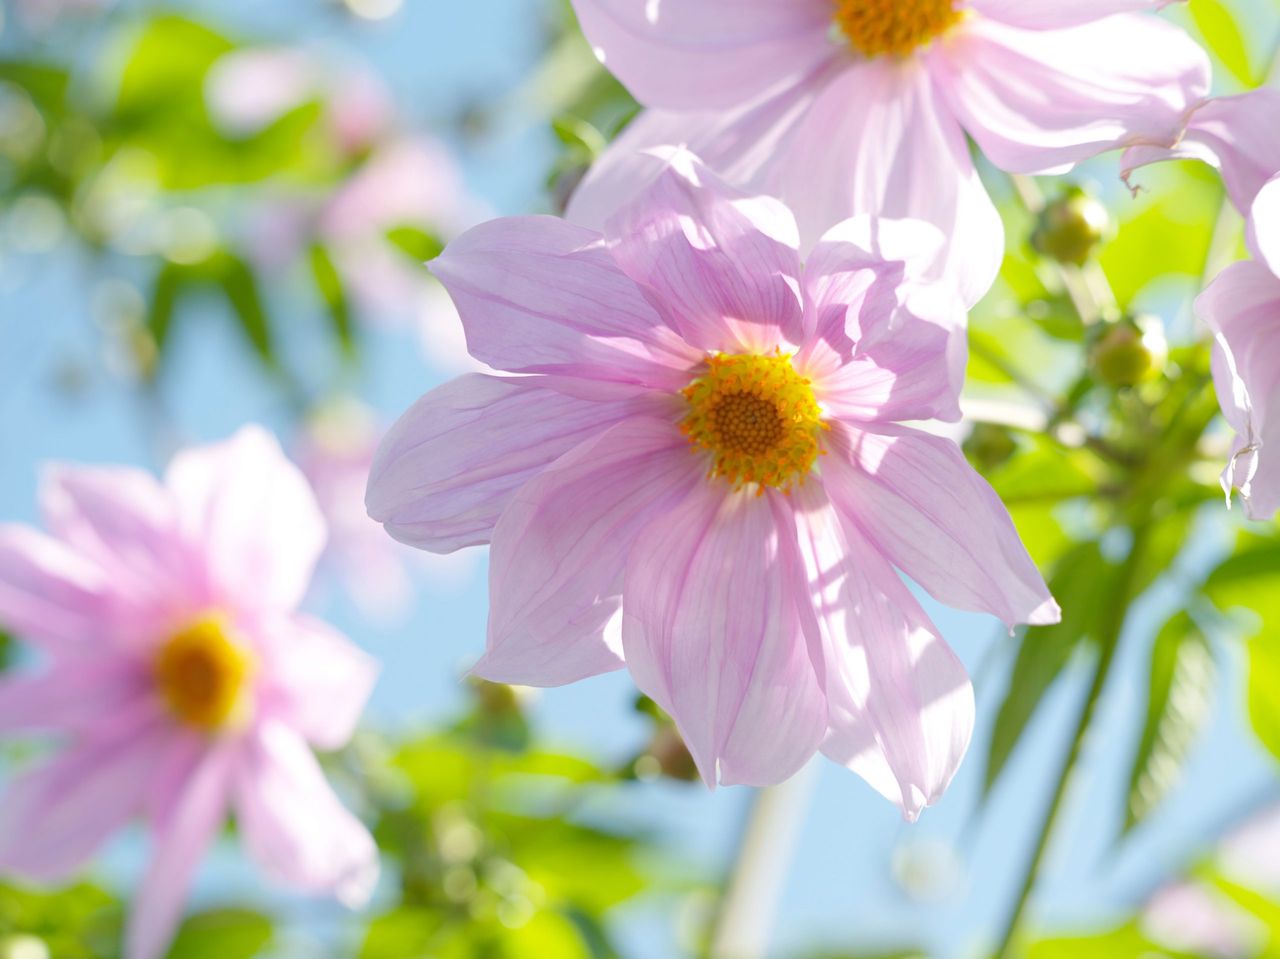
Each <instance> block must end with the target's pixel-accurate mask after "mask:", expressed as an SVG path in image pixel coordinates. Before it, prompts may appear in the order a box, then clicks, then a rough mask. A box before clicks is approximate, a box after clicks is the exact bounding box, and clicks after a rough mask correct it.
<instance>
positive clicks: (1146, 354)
mask: <svg viewBox="0 0 1280 959" xmlns="http://www.w3.org/2000/svg"><path fill="white" fill-rule="evenodd" d="M1167 359H1168V347H1167V346H1166V344H1165V341H1164V332H1163V330H1162V329H1161V327H1160V321H1159V320H1158V319H1156V318H1155V317H1146V316H1142V317H1126V318H1125V319H1123V320H1121V321H1119V322H1118V323H1114V324H1110V325H1109V326H1108V327H1106V328H1105V329H1104V330H1103V331H1102V333H1101V335H1100V336H1099V337H1098V339H1097V340H1096V341H1095V342H1094V344H1093V348H1092V349H1091V351H1090V354H1089V362H1090V366H1091V367H1092V368H1093V372H1094V375H1095V376H1096V377H1097V378H1098V379H1099V380H1100V381H1101V382H1103V383H1105V384H1106V385H1108V386H1113V387H1118V388H1125V387H1132V386H1137V385H1138V384H1139V383H1143V382H1145V381H1147V380H1150V379H1154V378H1155V377H1156V376H1158V375H1159V374H1160V371H1161V370H1162V369H1163V368H1164V365H1165V361H1166V360H1167Z"/></svg>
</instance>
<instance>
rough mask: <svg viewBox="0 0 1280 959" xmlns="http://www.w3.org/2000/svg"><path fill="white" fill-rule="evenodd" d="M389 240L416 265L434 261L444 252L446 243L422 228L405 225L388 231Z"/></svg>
mask: <svg viewBox="0 0 1280 959" xmlns="http://www.w3.org/2000/svg"><path fill="white" fill-rule="evenodd" d="M387 239H388V240H389V241H390V242H391V244H392V245H393V246H395V247H396V248H398V249H399V250H400V251H401V252H403V253H404V254H405V255H406V256H408V257H409V258H410V259H411V260H413V261H414V262H415V263H426V262H428V261H429V260H434V259H435V258H436V257H438V256H439V255H440V253H441V252H442V251H443V250H444V241H443V240H441V239H440V237H438V236H436V235H435V234H434V233H428V232H427V231H426V230H424V229H422V227H420V226H412V225H410V224H403V225H401V226H396V227H392V228H391V229H390V230H388V231H387Z"/></svg>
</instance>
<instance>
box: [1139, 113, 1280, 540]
mask: <svg viewBox="0 0 1280 959" xmlns="http://www.w3.org/2000/svg"><path fill="white" fill-rule="evenodd" d="M1277 116H1280V90H1274V89H1262V90H1255V91H1253V92H1252V93H1246V94H1241V95H1239V96H1234V97H1223V98H1221V99H1216V100H1207V101H1205V102H1204V103H1203V104H1201V105H1200V106H1199V107H1198V108H1197V109H1196V111H1195V113H1194V114H1193V116H1192V118H1191V122H1190V125H1189V126H1188V128H1187V131H1186V134H1185V135H1184V137H1183V138H1182V140H1181V142H1180V143H1179V144H1178V145H1177V146H1176V147H1175V148H1173V149H1166V150H1159V149H1154V148H1143V149H1134V150H1130V151H1128V152H1127V153H1126V155H1125V166H1126V176H1131V175H1132V173H1133V171H1134V170H1136V169H1137V168H1138V167H1141V166H1144V165H1146V164H1149V163H1154V162H1157V161H1160V160H1173V159H1188V158H1190V159H1198V160H1203V161H1204V162H1206V163H1209V164H1211V165H1212V166H1214V167H1216V168H1218V169H1219V170H1221V172H1222V178H1223V180H1224V182H1225V183H1226V186H1227V192H1228V193H1229V194H1230V196H1231V200H1232V202H1233V203H1234V204H1235V205H1236V207H1237V209H1239V210H1240V212H1241V213H1243V214H1245V216H1247V217H1248V218H1249V247H1250V250H1251V251H1252V252H1253V254H1254V256H1255V257H1256V258H1257V262H1244V263H1235V264H1233V265H1232V266H1229V267H1227V269H1225V270H1224V271H1223V272H1222V273H1221V274H1219V276H1218V277H1217V278H1216V279H1215V280H1214V281H1213V283H1212V284H1210V286H1209V287H1208V289H1206V290H1205V291H1204V293H1203V294H1201V296H1200V298H1199V299H1197V300H1196V313H1197V315H1198V316H1199V317H1200V318H1201V319H1202V320H1203V321H1204V322H1205V324H1206V325H1208V327H1209V329H1210V330H1211V331H1212V332H1213V335H1214V351H1213V376H1214V383H1215V385H1216V387H1217V390H1218V400H1219V402H1220V403H1221V404H1222V411H1223V413H1224V414H1225V416H1226V418H1227V421H1228V422H1229V423H1230V424H1231V426H1232V427H1233V428H1234V429H1235V431H1236V434H1237V436H1236V441H1235V445H1234V448H1233V450H1232V456H1231V460H1230V462H1229V463H1228V464H1227V468H1226V470H1225V472H1224V473H1223V477H1222V484H1223V487H1224V488H1225V489H1226V490H1227V491H1228V493H1229V492H1230V491H1231V490H1232V489H1238V490H1240V495H1241V496H1242V497H1243V498H1244V500H1245V510H1246V512H1247V513H1248V515H1249V516H1250V517H1251V518H1253V519H1267V518H1269V517H1271V516H1272V515H1274V514H1275V513H1276V511H1277V510H1280V366H1278V365H1277V364H1276V362H1275V357H1276V356H1277V355H1278V353H1277V351H1280V130H1277V128H1276V125H1275V123H1274V122H1273V121H1274V118H1275V117H1277Z"/></svg>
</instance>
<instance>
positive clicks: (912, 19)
mask: <svg viewBox="0 0 1280 959" xmlns="http://www.w3.org/2000/svg"><path fill="white" fill-rule="evenodd" d="M835 4H836V18H835V19H836V23H837V24H838V25H839V26H840V29H841V31H842V32H843V33H844V35H845V36H846V37H848V39H849V42H850V43H851V44H853V46H854V48H855V49H856V50H858V52H859V53H862V54H863V55H864V56H868V57H878V56H882V55H883V54H886V53H887V54H891V55H893V56H895V57H905V56H906V55H907V54H909V53H911V52H912V51H913V50H915V49H917V48H918V47H922V46H924V45H925V44H928V43H930V42H932V41H933V40H936V39H937V38H938V37H940V36H942V35H943V34H944V33H946V32H947V31H948V30H950V29H951V28H952V27H954V26H955V25H956V24H957V23H959V22H960V20H961V19H962V18H963V17H964V13H963V11H961V10H957V9H956V8H955V0H835Z"/></svg>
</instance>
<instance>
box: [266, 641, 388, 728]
mask: <svg viewBox="0 0 1280 959" xmlns="http://www.w3.org/2000/svg"><path fill="white" fill-rule="evenodd" d="M255 633H256V635H257V636H258V638H259V642H260V646H261V653H262V655H263V657H264V660H265V662H264V663H263V674H264V675H265V677H266V680H267V682H268V683H269V684H270V691H269V693H268V696H269V698H270V704H271V708H272V710H273V712H275V713H276V714H277V715H279V716H280V718H281V719H282V720H283V721H284V722H286V723H287V724H288V725H290V726H291V727H293V728H294V729H296V730H297V731H298V732H300V733H301V734H302V735H303V736H305V737H306V738H307V740H308V741H309V742H310V743H311V744H312V745H313V746H315V747H316V748H318V749H338V748H340V747H341V746H344V745H345V744H346V743H347V742H348V740H350V739H351V735H352V733H353V732H354V731H355V727H356V723H357V722H359V720H360V714H361V713H362V712H363V711H364V707H365V704H366V703H367V702H368V701H369V694H370V693H371V692H372V691H373V686H374V683H375V682H376V681H377V678H378V668H379V667H378V663H377V661H376V660H375V659H374V658H373V657H372V656H370V655H369V654H368V653H366V652H364V651H363V650H362V649H360V648H359V647H358V646H356V645H355V644H353V643H352V642H351V641H350V640H349V639H347V637H345V636H343V635H342V634H341V633H339V632H338V631H337V630H335V629H333V628H332V627H330V626H329V625H328V624H327V623H323V622H321V621H320V620H318V619H313V618H312V617H310V616H279V617H273V618H271V619H270V620H266V621H263V622H262V623H260V624H259V625H258V628H257V629H256V630H255Z"/></svg>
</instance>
